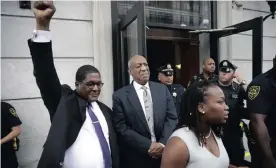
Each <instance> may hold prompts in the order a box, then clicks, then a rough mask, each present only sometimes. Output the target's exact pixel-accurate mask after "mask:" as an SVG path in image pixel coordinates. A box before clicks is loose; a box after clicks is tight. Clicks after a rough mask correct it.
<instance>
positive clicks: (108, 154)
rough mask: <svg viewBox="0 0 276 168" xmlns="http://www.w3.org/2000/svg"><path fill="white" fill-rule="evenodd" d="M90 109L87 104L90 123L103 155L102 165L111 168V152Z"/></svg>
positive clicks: (89, 105)
mask: <svg viewBox="0 0 276 168" xmlns="http://www.w3.org/2000/svg"><path fill="white" fill-rule="evenodd" d="M91 107H92V106H91V103H88V104H87V110H88V114H89V116H90V118H91V120H92V123H93V125H94V128H95V131H96V134H97V136H98V139H99V142H100V145H101V149H102V153H103V159H104V163H105V164H104V165H105V168H111V167H112V159H111V152H110V150H109V146H108V143H107V141H106V139H105V137H104V134H103V130H102V127H101V124H100V122H99V120H98V118H97V116H96V115H95V113H94V112H93V111H92V109H91Z"/></svg>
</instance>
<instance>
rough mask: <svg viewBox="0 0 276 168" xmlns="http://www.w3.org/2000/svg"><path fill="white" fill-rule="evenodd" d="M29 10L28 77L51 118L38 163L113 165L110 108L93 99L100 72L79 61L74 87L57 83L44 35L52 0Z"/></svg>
mask: <svg viewBox="0 0 276 168" xmlns="http://www.w3.org/2000/svg"><path fill="white" fill-rule="evenodd" d="M33 10H34V14H35V18H36V29H35V31H34V33H33V37H32V38H31V39H29V40H28V44H29V48H30V52H31V56H32V61H33V66H34V76H35V78H36V82H37V85H38V87H39V89H40V93H41V96H42V99H43V101H44V104H45V106H46V107H47V109H48V111H49V114H50V119H51V122H52V124H51V128H50V131H49V134H48V137H47V140H46V142H45V144H44V146H43V147H44V149H43V153H42V156H41V158H40V161H39V164H38V168H61V167H63V168H118V167H119V162H118V161H119V158H118V152H117V142H116V135H115V131H114V129H113V127H112V120H111V113H112V111H111V109H110V108H108V107H107V106H106V105H105V104H103V103H101V102H99V101H98V97H99V95H100V91H101V88H102V86H103V83H102V81H101V75H100V72H99V71H98V70H97V69H96V68H95V67H94V66H91V65H83V66H81V67H80V68H79V69H78V70H77V72H76V82H75V86H76V89H75V90H72V89H71V88H70V87H69V86H68V85H61V84H60V81H59V78H58V76H57V72H56V69H55V66H54V62H53V54H52V44H51V35H50V20H51V18H52V16H53V15H54V13H55V10H56V9H55V6H54V4H53V2H52V1H39V2H37V1H36V2H34V8H33ZM72 40H73V39H72Z"/></svg>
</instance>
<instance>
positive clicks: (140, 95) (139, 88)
mask: <svg viewBox="0 0 276 168" xmlns="http://www.w3.org/2000/svg"><path fill="white" fill-rule="evenodd" d="M144 86H145V87H146V88H147V92H148V94H149V96H150V98H151V101H152V97H151V92H150V87H149V83H146V84H145V85H144ZM133 87H134V89H135V91H136V93H137V95H138V98H139V101H140V103H141V106H142V108H143V111H144V115H145V117H146V118H147V115H146V110H145V104H144V97H143V93H144V89H142V85H140V84H139V83H137V82H135V81H133ZM153 121H154V118H153ZM151 141H152V142H156V137H155V135H151Z"/></svg>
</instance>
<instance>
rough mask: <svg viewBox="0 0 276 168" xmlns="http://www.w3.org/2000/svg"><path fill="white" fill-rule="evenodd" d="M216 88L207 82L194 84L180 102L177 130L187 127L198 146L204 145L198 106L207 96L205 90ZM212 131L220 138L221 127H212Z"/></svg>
mask: <svg viewBox="0 0 276 168" xmlns="http://www.w3.org/2000/svg"><path fill="white" fill-rule="evenodd" d="M215 86H217V85H216V84H215V83H212V82H209V81H207V80H204V81H200V82H195V83H194V84H192V85H191V86H189V88H188V89H187V90H186V92H185V94H184V96H183V98H182V101H181V107H180V110H181V116H180V120H179V123H178V125H177V128H176V129H178V128H182V127H188V128H189V129H190V130H191V131H193V132H194V133H195V135H196V137H197V138H198V141H199V144H202V145H203V144H204V143H206V139H205V136H204V135H203V132H202V129H201V117H200V115H202V114H200V112H199V111H198V104H199V103H204V101H205V100H204V97H206V96H207V92H206V91H207V90H208V89H209V88H210V87H215ZM212 130H213V131H214V133H215V134H216V136H218V137H221V134H222V129H221V126H218V125H216V126H215V125H214V126H212Z"/></svg>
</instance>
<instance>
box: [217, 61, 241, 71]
mask: <svg viewBox="0 0 276 168" xmlns="http://www.w3.org/2000/svg"><path fill="white" fill-rule="evenodd" d="M237 68H238V67H237V66H235V65H234V64H232V63H231V62H229V61H228V60H223V61H221V62H220V63H219V70H220V71H221V72H231V71H233V70H236V69H237Z"/></svg>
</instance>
